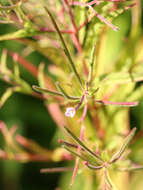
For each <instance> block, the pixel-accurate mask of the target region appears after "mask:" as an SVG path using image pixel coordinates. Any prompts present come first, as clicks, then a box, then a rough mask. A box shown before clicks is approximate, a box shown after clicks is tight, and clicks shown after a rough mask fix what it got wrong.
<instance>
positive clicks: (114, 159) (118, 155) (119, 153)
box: [109, 128, 136, 163]
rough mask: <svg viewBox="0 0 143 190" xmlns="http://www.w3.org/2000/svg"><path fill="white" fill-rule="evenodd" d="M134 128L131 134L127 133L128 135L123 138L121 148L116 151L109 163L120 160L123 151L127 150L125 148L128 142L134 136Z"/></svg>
mask: <svg viewBox="0 0 143 190" xmlns="http://www.w3.org/2000/svg"><path fill="white" fill-rule="evenodd" d="M135 131H136V128H133V129H132V130H131V132H130V133H129V135H128V136H127V137H126V138H125V140H124V142H123V144H122V146H121V148H120V149H119V151H117V152H116V153H115V154H114V155H113V156H112V158H111V160H110V161H109V163H113V162H116V161H117V160H119V159H120V157H121V156H122V154H123V153H124V151H125V149H126V148H127V146H128V145H129V143H130V141H131V140H132V138H133V136H134V134H135Z"/></svg>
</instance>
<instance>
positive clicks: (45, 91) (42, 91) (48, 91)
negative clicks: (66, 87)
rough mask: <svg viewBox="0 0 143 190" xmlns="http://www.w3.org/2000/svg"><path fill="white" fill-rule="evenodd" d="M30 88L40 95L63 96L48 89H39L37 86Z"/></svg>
mask: <svg viewBox="0 0 143 190" xmlns="http://www.w3.org/2000/svg"><path fill="white" fill-rule="evenodd" d="M32 88H33V89H34V90H35V91H37V92H40V93H48V94H51V95H55V96H63V94H62V93H60V92H56V91H52V90H49V89H45V88H41V87H39V86H35V85H33V86H32Z"/></svg>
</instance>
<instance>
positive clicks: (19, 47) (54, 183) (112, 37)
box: [0, 1, 143, 190]
mask: <svg viewBox="0 0 143 190" xmlns="http://www.w3.org/2000/svg"><path fill="white" fill-rule="evenodd" d="M141 3H142V6H141V7H143V1H141ZM142 20H143V14H142ZM114 24H115V25H118V26H119V27H120V26H121V32H119V33H115V32H112V31H111V30H110V31H109V39H108V40H109V43H110V44H109V49H111V54H112V56H113V57H114V56H116V55H117V52H118V51H119V49H120V48H122V43H121V40H122V38H123V37H124V36H128V33H129V30H130V24H131V13H130V11H127V12H125V13H123V14H121V15H120V16H119V17H118V18H116V19H115V20H114ZM142 28H143V24H142ZM15 30H16V28H15V27H14V26H13V25H9V24H0V35H3V34H6V33H9V32H13V31H15ZM142 31H143V30H142ZM142 37H143V33H142ZM4 48H6V49H7V50H8V51H13V52H17V53H18V54H20V55H22V54H23V51H24V49H25V48H26V46H25V45H24V44H22V43H20V42H18V41H15V40H7V41H1V42H0V55H1V54H2V51H3V49H4ZM108 52H110V51H108ZM25 59H26V60H28V61H30V62H31V63H32V64H33V65H35V66H38V65H39V63H40V62H44V63H45V64H46V65H48V64H50V62H49V60H48V59H47V58H46V57H45V56H43V55H42V54H41V53H39V52H37V51H35V50H34V51H32V52H31V53H30V54H29V55H28V56H26V57H25ZM12 61H13V60H12V58H11V57H10V56H8V59H7V63H8V64H9V65H10V64H11V63H12ZM107 61H108V57H107ZM19 67H20V75H21V78H23V79H24V80H25V81H27V82H28V83H29V84H30V85H31V86H32V85H33V84H35V85H36V84H38V83H37V80H36V78H34V77H33V76H31V74H30V73H29V72H28V71H27V70H26V69H24V68H23V67H22V66H19ZM142 69H143V68H142ZM141 84H142V83H138V85H141ZM8 86H9V85H8V84H7V83H5V82H3V81H2V80H0V96H1V95H2V94H3V93H4V91H5V89H6V88H7V87H8ZM55 114H56V113H55ZM130 115H131V127H137V129H138V131H140V132H142V130H143V98H142V99H141V100H140V103H139V106H137V107H135V108H132V109H131V111H130ZM0 120H1V121H4V122H5V123H6V125H7V126H8V128H11V127H12V126H13V125H17V126H18V129H17V132H18V133H20V134H21V135H23V136H25V137H27V138H29V139H32V140H34V141H36V142H38V143H39V144H40V145H41V146H43V147H45V148H47V149H50V150H52V149H54V148H55V147H58V146H59V145H58V143H57V142H54V141H53V139H54V136H55V134H56V131H57V127H56V124H55V123H54V121H53V120H52V118H51V117H50V115H49V113H48V112H47V109H46V108H45V106H44V104H43V101H42V100H40V99H38V98H35V97H33V96H28V95H24V94H20V93H13V95H12V96H11V97H10V98H9V99H8V100H7V101H6V103H5V104H4V105H3V106H2V107H1V109H0ZM3 146H4V139H3V136H2V135H1V134H0V147H1V148H3ZM138 147H143V138H142V133H141V135H140V137H139V139H138V140H137V142H136V143H134V144H133V145H132V148H133V150H137V149H138ZM132 154H134V151H133V153H132ZM135 154H136V157H137V160H138V161H140V162H141V160H142V163H143V148H142V149H141V148H140V152H138V151H135ZM65 165H68V163H67V162H58V163H53V162H44V163H43V162H29V163H18V162H16V161H7V160H0V189H1V190H10V189H12V190H54V189H56V187H58V183H59V179H60V177H61V175H62V174H61V173H59V174H40V169H41V168H47V167H56V166H65ZM70 175H71V174H70ZM131 175H135V177H134V183H136V180H137V179H139V178H140V179H141V180H142V177H143V172H141V171H138V172H136V173H135V174H131ZM137 182H139V181H138V180H137Z"/></svg>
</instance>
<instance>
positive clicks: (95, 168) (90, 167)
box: [84, 161, 103, 170]
mask: <svg viewBox="0 0 143 190" xmlns="http://www.w3.org/2000/svg"><path fill="white" fill-rule="evenodd" d="M84 165H85V166H87V167H88V168H89V169H91V170H99V169H101V168H103V166H94V165H92V164H89V163H88V162H87V161H85V162H84Z"/></svg>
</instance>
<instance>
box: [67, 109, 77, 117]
mask: <svg viewBox="0 0 143 190" xmlns="http://www.w3.org/2000/svg"><path fill="white" fill-rule="evenodd" d="M75 113H76V110H75V108H73V107H68V108H67V109H66V112H65V116H67V117H74V115H75Z"/></svg>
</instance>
